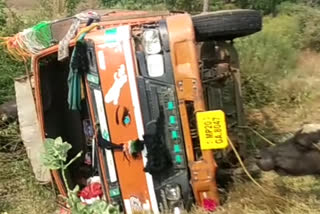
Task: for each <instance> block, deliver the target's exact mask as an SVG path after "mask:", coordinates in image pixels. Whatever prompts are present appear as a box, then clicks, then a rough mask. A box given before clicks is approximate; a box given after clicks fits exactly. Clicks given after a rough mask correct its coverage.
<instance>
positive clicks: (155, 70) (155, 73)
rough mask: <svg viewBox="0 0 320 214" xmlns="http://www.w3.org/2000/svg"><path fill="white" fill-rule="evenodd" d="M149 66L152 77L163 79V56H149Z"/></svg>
mask: <svg viewBox="0 0 320 214" xmlns="http://www.w3.org/2000/svg"><path fill="white" fill-rule="evenodd" d="M147 65H148V74H149V76H150V77H161V76H162V75H163V74H164V65H163V56H162V55H161V54H154V55H149V56H147Z"/></svg>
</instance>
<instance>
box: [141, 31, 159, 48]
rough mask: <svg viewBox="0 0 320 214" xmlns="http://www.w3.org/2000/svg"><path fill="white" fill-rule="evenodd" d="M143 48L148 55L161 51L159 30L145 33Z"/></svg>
mask: <svg viewBox="0 0 320 214" xmlns="http://www.w3.org/2000/svg"><path fill="white" fill-rule="evenodd" d="M143 46H144V51H145V52H146V53H147V54H157V53H160V51H161V43H160V37H159V32H158V30H155V29H150V30H146V31H144V33H143Z"/></svg>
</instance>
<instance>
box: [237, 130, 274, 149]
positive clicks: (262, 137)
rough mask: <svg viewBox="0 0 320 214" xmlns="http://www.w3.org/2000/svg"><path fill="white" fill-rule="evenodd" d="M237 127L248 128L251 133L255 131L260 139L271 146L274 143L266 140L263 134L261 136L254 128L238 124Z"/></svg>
mask: <svg viewBox="0 0 320 214" xmlns="http://www.w3.org/2000/svg"><path fill="white" fill-rule="evenodd" d="M238 128H241V129H249V130H251V131H252V132H253V133H255V134H256V135H257V136H259V137H260V138H261V139H262V140H264V141H265V142H267V143H269V144H270V145H271V146H275V145H276V144H275V143H273V142H271V141H270V140H268V139H267V138H265V137H264V136H262V135H261V134H260V133H259V132H257V131H256V130H254V129H253V128H251V127H249V126H238Z"/></svg>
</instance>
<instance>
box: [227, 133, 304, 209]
mask: <svg viewBox="0 0 320 214" xmlns="http://www.w3.org/2000/svg"><path fill="white" fill-rule="evenodd" d="M228 142H229V144H230V146H231V148H232V150H233V152H234V154H235V155H236V158H237V159H238V161H239V163H240V165H241V167H242V169H243V171H244V172H245V174H246V175H247V176H248V178H249V179H250V180H251V181H252V182H253V183H254V184H255V185H256V186H257V187H258V188H259V189H261V191H262V192H263V193H264V194H266V195H269V196H271V197H274V198H276V199H279V200H282V201H284V202H286V203H288V204H291V205H295V204H294V203H293V202H291V201H289V200H287V199H285V198H283V197H281V196H279V195H276V194H274V193H271V191H270V190H267V189H265V188H264V187H262V186H261V185H260V184H259V183H258V182H257V181H256V180H255V179H254V178H253V176H252V175H251V174H250V172H249V171H248V169H247V167H246V166H245V165H244V163H243V161H242V160H241V157H240V155H239V153H238V151H237V149H236V148H235V146H234V144H233V142H232V141H231V139H230V138H229V137H228ZM300 209H301V210H303V211H306V210H305V209H303V208H301V207H300Z"/></svg>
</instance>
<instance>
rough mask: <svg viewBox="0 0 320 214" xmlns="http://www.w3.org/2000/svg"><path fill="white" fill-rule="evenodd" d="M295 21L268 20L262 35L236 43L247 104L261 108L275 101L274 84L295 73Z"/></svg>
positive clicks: (287, 17) (296, 42)
mask: <svg viewBox="0 0 320 214" xmlns="http://www.w3.org/2000/svg"><path fill="white" fill-rule="evenodd" d="M299 37H300V34H299V22H298V19H297V18H295V17H292V16H288V15H281V16H278V17H277V18H270V17H267V18H265V20H264V28H263V30H262V31H261V32H259V33H257V34H255V35H252V36H249V37H246V38H242V39H238V40H236V47H237V49H238V51H239V55H240V61H241V69H242V73H243V79H244V82H243V83H244V84H243V87H244V95H245V99H246V103H247V104H248V105H249V106H251V107H261V106H262V105H266V104H268V103H269V102H273V101H275V100H276V96H277V95H276V93H275V86H276V85H277V82H278V81H279V80H281V79H282V78H284V77H285V76H287V75H288V74H289V73H291V72H293V71H294V70H295V66H296V61H297V56H298V53H299V48H300V46H301V44H300V42H299V41H300V40H299Z"/></svg>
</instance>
